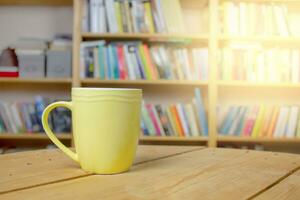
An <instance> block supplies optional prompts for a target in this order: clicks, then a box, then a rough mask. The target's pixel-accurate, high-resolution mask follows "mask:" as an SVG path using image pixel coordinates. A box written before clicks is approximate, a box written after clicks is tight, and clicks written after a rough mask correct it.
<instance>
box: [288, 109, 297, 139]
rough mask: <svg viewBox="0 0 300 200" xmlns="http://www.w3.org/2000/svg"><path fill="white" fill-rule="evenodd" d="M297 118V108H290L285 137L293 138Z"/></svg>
mask: <svg viewBox="0 0 300 200" xmlns="http://www.w3.org/2000/svg"><path fill="white" fill-rule="evenodd" d="M298 116H299V107H297V106H292V107H291V111H290V116H289V119H288V122H287V126H286V132H285V134H286V137H288V138H293V137H294V136H295V133H296V128H297V122H298Z"/></svg>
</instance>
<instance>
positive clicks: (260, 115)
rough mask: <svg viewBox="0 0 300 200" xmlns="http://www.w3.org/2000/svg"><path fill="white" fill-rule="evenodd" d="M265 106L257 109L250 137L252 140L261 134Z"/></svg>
mask: <svg viewBox="0 0 300 200" xmlns="http://www.w3.org/2000/svg"><path fill="white" fill-rule="evenodd" d="M265 109H266V108H265V106H264V105H262V106H260V108H259V111H258V114H257V118H256V120H255V124H254V127H253V130H252V133H251V136H252V137H254V138H257V137H258V136H259V134H260V132H261V129H262V126H263V118H264V115H265Z"/></svg>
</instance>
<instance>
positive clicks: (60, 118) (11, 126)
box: [0, 96, 71, 134]
mask: <svg viewBox="0 0 300 200" xmlns="http://www.w3.org/2000/svg"><path fill="white" fill-rule="evenodd" d="M49 103H50V101H49V100H48V99H46V98H43V97H41V96H37V97H35V100H34V101H33V102H16V103H7V102H3V101H1V102H0V134H1V133H13V134H18V133H25V132H26V133H40V132H44V131H43V130H44V129H43V127H42V121H41V118H42V114H43V110H44V109H45V108H46V106H47V105H48V104H49ZM49 125H50V127H51V128H52V130H53V131H54V132H55V133H62V132H64V133H70V132H71V113H70V111H69V110H68V109H66V108H62V107H60V108H56V109H54V110H53V111H52V112H51V113H50V117H49Z"/></svg>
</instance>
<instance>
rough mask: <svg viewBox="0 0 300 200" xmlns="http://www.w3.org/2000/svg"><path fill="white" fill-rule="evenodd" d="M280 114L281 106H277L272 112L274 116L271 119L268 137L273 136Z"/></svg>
mask: <svg viewBox="0 0 300 200" xmlns="http://www.w3.org/2000/svg"><path fill="white" fill-rule="evenodd" d="M278 114H279V107H278V106H275V107H274V109H273V112H272V117H271V121H270V125H269V127H268V131H267V136H268V137H272V136H273V133H274V130H275V126H276V122H277V118H278Z"/></svg>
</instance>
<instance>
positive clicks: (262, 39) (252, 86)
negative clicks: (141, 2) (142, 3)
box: [0, 0, 300, 147]
mask: <svg viewBox="0 0 300 200" xmlns="http://www.w3.org/2000/svg"><path fill="white" fill-rule="evenodd" d="M228 1H229V0H228ZM5 2H16V3H11V4H16V5H19V4H22V2H24V1H21V0H20V1H18V0H15V1H1V0H0V5H6V3H5ZM30 2H31V5H40V4H43V5H50V6H51V5H60V4H59V3H53V4H51V3H49V2H50V1H30ZM37 2H38V3H37ZM51 2H54V1H51ZM60 2H62V4H65V5H71V4H69V1H68V0H65V1H60ZM223 2H225V1H223V0H208V1H197V0H180V3H181V4H182V7H183V9H184V15H188V17H187V18H188V19H189V20H190V21H189V24H197V23H198V22H199V17H198V16H197V15H198V14H197V13H198V11H199V10H201V9H203V8H204V7H205V6H207V7H208V16H209V17H208V22H207V24H206V25H207V27H206V29H207V31H206V32H205V31H204V32H199V33H193V32H191V33H190V32H188V33H187V34H159V33H151V34H150V33H132V34H128V33H113V34H111V33H105V34H99V33H90V32H82V31H81V15H82V1H80V0H73V4H72V5H73V13H74V15H73V74H72V78H71V79H60V80H54V79H44V80H21V79H15V80H13V79H0V86H1V84H2V83H3V84H4V83H5V84H4V86H7V85H11V84H23V83H24V84H25V83H30V84H39V85H43V87H44V88H45V89H47V88H48V87H49V88H54V87H56V86H57V85H58V84H60V85H61V84H63V85H64V86H66V87H65V88H67V89H63V92H65V93H66V95H70V91H69V89H70V87H71V86H72V87H108V86H109V87H138V88H142V89H144V90H145V96H146V98H148V99H150V100H153V99H154V101H156V102H157V101H158V100H160V96H159V95H162V97H161V98H162V99H163V101H171V102H172V101H173V102H176V100H181V99H182V98H185V99H189V98H190V97H191V94H190V92H188V94H187V95H186V91H189V90H192V89H193V88H195V87H199V88H201V89H202V90H203V93H204V101H205V105H206V109H207V115H208V116H207V118H208V127H209V136H208V137H190V138H181V137H153V136H141V138H140V141H141V143H147V144H148V143H151V144H196V145H203V144H204V145H207V146H209V147H216V146H218V145H220V144H222V143H233V144H236V145H240V144H265V143H268V144H274V145H276V144H298V143H300V139H299V138H251V137H234V136H219V135H218V132H217V113H216V112H215V111H216V108H217V105H218V104H221V105H223V104H228V103H230V102H234V103H241V102H244V101H246V102H247V101H252V100H253V101H254V100H255V101H260V100H261V99H263V100H264V101H265V102H267V101H268V99H270V98H272V96H271V97H269V96H266V95H269V94H273V93H275V96H276V98H277V97H278V99H277V100H276V101H277V102H280V101H282V102H291V100H293V101H292V102H295V101H297V100H295V99H294V98H295V97H294V96H293V95H294V91H296V90H298V89H299V88H300V83H256V82H252V83H251V82H246V81H222V80H218V67H217V66H218V59H217V58H218V50H219V47H223V46H225V45H227V44H228V43H231V42H247V43H253V42H255V43H260V44H262V45H266V46H272V45H275V46H284V47H300V37H299V36H291V37H280V36H256V35H251V36H235V35H230V34H224V33H221V32H220V30H219V27H220V20H219V19H220V16H219V15H220V10H222V7H221V4H222V3H223ZM232 2H253V3H262V2H266V3H271V2H272V3H278V2H280V3H288V4H289V3H291V4H297V5H298V4H299V5H300V1H299V0H288V1H284V0H263V1H260V0H242V1H239V0H232ZM24 5H28V4H27V3H24ZM189 15H190V16H189ZM193 19H194V21H193ZM188 28H191V27H188ZM193 28H195V27H192V28H191V29H193ZM100 39H101V40H107V41H115V40H117V41H122V40H141V41H144V42H148V43H151V42H161V43H168V42H182V43H183V44H185V45H193V46H197V45H199V46H204V47H208V50H209V70H210V72H209V77H208V80H207V81H168V80H151V81H150V80H99V79H95V78H85V79H82V78H80V71H79V63H80V60H79V59H80V43H81V42H82V41H93V40H100ZM7 87H8V86H7ZM177 88H178V89H177ZM266 90H267V91H268V93H267V94H264V91H266ZM283 90H289V92H285V93H284V95H280V94H278V93H280V92H281V91H283ZM290 90H291V91H290ZM224 91H226V92H224ZM168 92H169V93H171V92H172V95H171V96H168V95H166V93H168ZM224 93H226V95H224ZM231 93H232V95H231ZM250 93H251V94H250ZM253 93H254V94H255V93H259V94H258V96H259V98H258V99H256V95H254V94H253ZM168 98H169V99H168ZM297 98H298V96H297ZM245 99H246V100H245ZM298 99H299V98H298ZM146 100H147V99H146ZM263 100H262V101H263ZM272 101H273V100H272ZM22 137H24V138H22ZM39 137H41V138H43V137H44V136H39ZM3 138H10V139H13V140H14V139H15V140H20V139H21V138H22V139H25V138H26V139H28V140H31V139H34V137H33V136H31V135H30V136H27V135H24V136H23V135H22V136H20V135H17V136H16V135H8V134H7V135H6V134H5V135H2V136H1V135H0V140H2V139H3ZM63 138H64V139H66V140H70V139H71V137H70V135H67V136H63Z"/></svg>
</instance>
